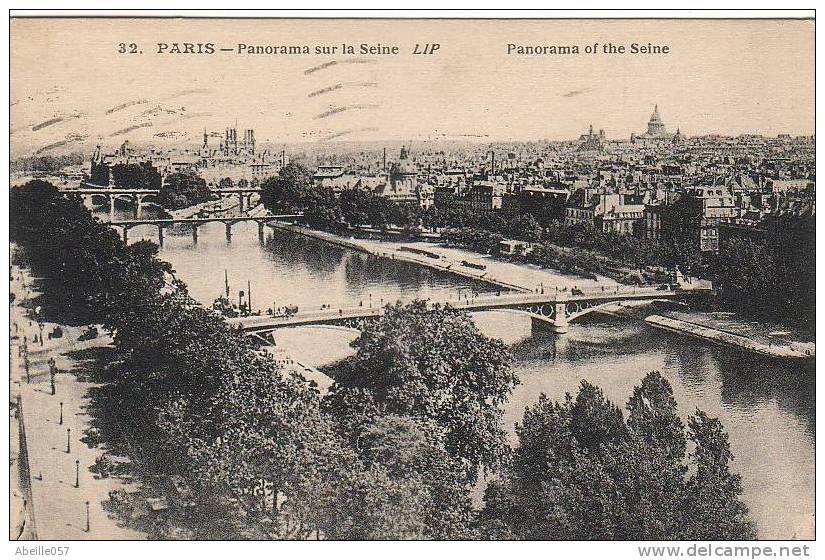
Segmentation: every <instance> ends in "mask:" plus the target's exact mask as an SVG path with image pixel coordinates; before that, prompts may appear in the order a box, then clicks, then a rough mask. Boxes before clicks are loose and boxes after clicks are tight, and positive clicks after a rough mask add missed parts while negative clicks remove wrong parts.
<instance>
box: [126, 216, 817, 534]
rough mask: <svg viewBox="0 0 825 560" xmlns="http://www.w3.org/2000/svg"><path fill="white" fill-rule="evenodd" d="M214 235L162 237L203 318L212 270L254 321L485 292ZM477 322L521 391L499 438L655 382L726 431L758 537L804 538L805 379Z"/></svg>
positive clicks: (250, 234) (796, 370)
mask: <svg viewBox="0 0 825 560" xmlns="http://www.w3.org/2000/svg"><path fill="white" fill-rule="evenodd" d="M224 231H225V230H224V226H223V225H222V224H210V225H207V226H204V227H202V228H201V230H200V235H199V242H198V245H197V246H193V243H192V237H191V234H189V233H188V232H185V231H182V232H180V233H179V234H174V233H172V232H167V234H166V238H165V246H164V248H163V249H162V250H161V255H160V256H161V257H162V258H163V259H165V260H167V261H169V262H171V263H172V265H173V266H174V268H175V270H176V271H177V275H178V277H179V278H180V279H181V280H183V281H184V282H186V284H187V285H188V287H189V290H190V292H191V294H192V295H193V296H194V297H195V298H197V299H198V300H200V301H202V302H203V303H204V304H210V303H211V302H212V301H213V300H214V299H215V298H216V297H217V296H219V295H221V294H222V293H223V291H224V270H226V271H227V272H228V276H229V284H230V293H231V295H232V297H233V299H236V298H237V296H238V292H239V291H240V290H243V291H245V292H246V291H247V281H249V282H250V284H251V288H252V305H253V307H255V308H262V309H266V308H268V307H273V306H274V307H280V306H283V305H298V306H299V307H301V308H312V307H318V308H320V306H321V305H322V304H326V305H330V306H332V307H336V306H352V305H359V303H361V304H363V305H369V304H370V303H372V305H380V304H381V303H383V302H388V301H394V300H395V299H397V298H399V297H403V298H404V299H409V298H411V297H413V296H419V297H421V298H428V297H432V298H434V299H435V298H437V299H444V298H445V297H454V296H458V293H459V291H461V292H466V291H467V290H477V291H492V290H494V288H491V287H489V286H485V285H482V284H473V283H471V282H469V281H468V280H466V279H464V278H459V277H454V276H452V275H448V274H443V273H438V272H436V271H431V270H428V269H425V268H423V267H418V266H417V265H412V264H407V263H399V262H396V261H386V260H376V259H374V258H371V257H368V256H366V255H364V254H360V253H356V252H353V251H349V250H343V249H340V248H338V247H332V246H329V245H326V244H323V243H321V242H316V241H314V240H309V239H306V238H302V237H298V236H294V235H292V234H288V233H283V232H275V233H272V231H271V230H269V229H268V230H267V231H268V232H267V241H266V244H265V245H264V246H261V245H260V244H259V242H258V237H257V228H256V226H255V225H254V224H238V225H236V226H234V228H233V238H232V242H231V245H227V242H226V239H225V234H224ZM156 235H157V234H156V231H155V230H154V228H151V227H147V228H145V229H144V228H142V227H141V228H136V229H133V230H131V231H130V234H129V239H130V242H132V241H135V240H137V239H138V238H140V237H141V236H145V237H146V238H147V239H153V240H156ZM476 322H477V324H478V325H479V327H480V328H481V329H482V331H483V332H484V333H485V334H487V335H489V336H494V337H498V338H502V339H504V340H505V341H506V342H508V343H510V344H512V345H513V349H514V353H515V356H516V361H515V364H514V368H515V370H516V372H517V373H518V375H519V377H520V380H521V384H520V385H519V386H518V387H517V388H516V389H515V391H514V393H513V395H512V397H511V398H510V401H509V404H508V407H507V411H506V417H505V421H506V425H507V427H508V428H509V429H510V431H511V434H512V431H513V425H514V424H515V423H516V422H518V421H520V420H521V416H522V414H523V412H524V408H525V406H528V405H531V404H532V403H534V402H535V401H536V399H537V398H538V396H539V395H540V394H541V393H546V394H547V395H548V396H550V397H552V398H555V399H561V398H563V396H564V393H565V392H575V391H576V388H577V386H578V384H579V383H580V381H581V380H583V379H587V380H588V381H590V382H592V383H595V384H596V385H598V386H600V387H601V388H602V389H603V390H604V392H605V394H606V395H607V396H608V398H610V399H611V400H613V401H614V402H616V403H625V402H626V401H627V398H628V397H629V395H630V393H631V391H632V388H633V386H634V385H636V384H638V383H639V382H640V380H641V378H642V377H643V376H644V374H645V373H646V372H648V371H651V370H659V371H661V372H662V373H663V374H664V375H665V376H666V377H667V379H668V380H669V381H670V383H671V384H672V386H673V389H674V392H675V396H676V399H677V402H678V403H679V407H680V411H681V414H682V415H683V417H686V416H687V415H689V414H690V413H692V412H693V411H695V409H696V408H700V409H702V410H704V411H706V412H708V413H709V414H710V415H712V416H718V417H719V418H720V419H721V420H722V422H723V423H724V425H725V428H726V429H727V430H728V432H729V434H730V442H731V447H732V449H733V452H734V455H735V460H734V462H733V468H734V469H735V470H736V471H737V472H739V473H740V474H741V475H742V477H743V483H744V488H745V492H744V500H745V501H746V503H747V504H748V506H749V507H750V510H751V514H752V516H753V518H754V519H755V521H756V522H757V529H758V532H759V537H760V538H762V539H789V538H813V536H814V521H815V520H814V444H815V440H814V437H815V406H814V370H813V366H812V365H811V366H802V365H799V364H793V363H789V362H783V361H777V360H772V359H768V358H763V357H759V356H756V355H752V354H749V353H746V352H742V351H739V350H736V349H732V348H727V347H721V346H716V345H712V344H710V343H706V342H704V341H700V340H696V339H692V338H688V337H686V336H681V335H676V334H672V333H669V332H664V331H661V330H658V329H654V328H652V327H649V326H647V325H646V324H645V323H644V322H642V321H639V320H636V319H629V318H617V317H613V316H607V315H598V314H593V315H591V316H589V317H587V318H586V320H584V321H583V322H581V323H574V324H573V325H571V328H570V331H569V333H567V334H565V335H562V336H561V337H558V338H556V337H555V336H553V335H552V334H549V333H538V334H536V335H531V330H530V322H529V319H526V318H524V317H520V316H518V315H515V314H509V313H502V312H493V313H480V314H478V315H476ZM276 338H278V340H282V341H283V344H284V346H287V347H289V348H290V349H291V350H293V351H294V352H295V353H296V354H300V355H301V356H300V357H302V358H304V359H305V360H306V361H307V362H315V363H318V364H321V363H323V362H325V361H329V360H331V359H338V358H340V357H341V356H343V355H345V354H346V353H347V351H348V342H349V340H351V338H352V335H351V334H348V333H346V332H344V331H336V330H332V329H319V328H311V327H310V328H296V329H289V330H287V331H279V334H278V335H277V336H276Z"/></svg>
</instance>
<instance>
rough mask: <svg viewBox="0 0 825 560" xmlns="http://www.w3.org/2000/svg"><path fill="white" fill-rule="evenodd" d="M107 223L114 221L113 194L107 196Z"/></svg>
mask: <svg viewBox="0 0 825 560" xmlns="http://www.w3.org/2000/svg"><path fill="white" fill-rule="evenodd" d="M109 221H110V222H114V221H115V195H113V194H110V195H109ZM124 231H125V229H124Z"/></svg>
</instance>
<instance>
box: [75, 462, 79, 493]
mask: <svg viewBox="0 0 825 560" xmlns="http://www.w3.org/2000/svg"><path fill="white" fill-rule="evenodd" d="M74 487H75V488H80V459H75V462H74Z"/></svg>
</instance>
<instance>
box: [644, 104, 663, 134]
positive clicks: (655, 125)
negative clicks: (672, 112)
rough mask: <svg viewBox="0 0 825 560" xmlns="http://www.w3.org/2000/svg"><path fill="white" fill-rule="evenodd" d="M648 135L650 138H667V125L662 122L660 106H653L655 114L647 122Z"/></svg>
mask: <svg viewBox="0 0 825 560" xmlns="http://www.w3.org/2000/svg"><path fill="white" fill-rule="evenodd" d="M647 135H648V136H665V135H667V129H666V128H665V123H664V122H662V117H661V115H659V105H654V106H653V114H652V115H650V120H649V121H647Z"/></svg>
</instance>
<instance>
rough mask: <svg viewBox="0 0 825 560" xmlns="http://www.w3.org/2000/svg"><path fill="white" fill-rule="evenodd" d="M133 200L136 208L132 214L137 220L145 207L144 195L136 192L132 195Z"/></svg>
mask: <svg viewBox="0 0 825 560" xmlns="http://www.w3.org/2000/svg"><path fill="white" fill-rule="evenodd" d="M132 202H133V203H134V210H133V212H132V215H133V216H134V218H135V219H136V220H139V219H140V214H141V210H142V209H143V195H140V194H136V195H134V196H133V197H132Z"/></svg>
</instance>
